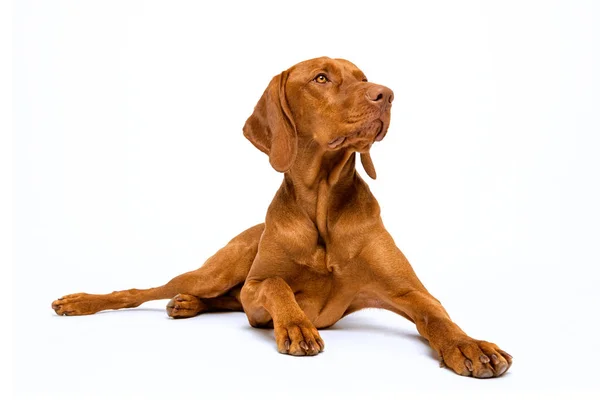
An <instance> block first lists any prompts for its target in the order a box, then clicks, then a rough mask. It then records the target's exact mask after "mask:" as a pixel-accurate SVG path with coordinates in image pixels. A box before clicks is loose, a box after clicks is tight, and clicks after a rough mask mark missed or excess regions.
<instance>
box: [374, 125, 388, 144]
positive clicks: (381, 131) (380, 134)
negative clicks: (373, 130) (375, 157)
mask: <svg viewBox="0 0 600 400" xmlns="http://www.w3.org/2000/svg"><path fill="white" fill-rule="evenodd" d="M384 126H385V124H381V128H379V132H378V133H377V136H375V141H376V142H381V141H382V140H383V138H384V137H385V134H386V132H387V129H383V128H384Z"/></svg>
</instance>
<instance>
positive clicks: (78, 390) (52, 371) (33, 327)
mask: <svg viewBox="0 0 600 400" xmlns="http://www.w3.org/2000/svg"><path fill="white" fill-rule="evenodd" d="M22 300H23V305H25V304H27V305H28V308H27V310H28V312H27V313H26V314H20V315H16V319H17V324H18V326H17V331H16V332H17V334H16V348H15V350H16V352H15V355H16V356H15V377H16V378H15V392H16V395H17V396H18V397H17V398H19V399H36V398H43V399H53V398H56V399H90V398H103V399H109V398H110V399H121V398H123V399H132V398H143V399H149V398H151V399H154V398H169V399H174V398H189V397H192V398H201V399H206V398H208V399H212V398H220V399H229V398H264V399H271V398H279V399H288V398H307V397H309V398H317V399H319V398H344V399H346V398H357V399H371V398H400V397H401V396H405V395H407V396H408V397H407V398H411V399H413V398H441V397H442V396H444V398H471V397H473V398H475V397H477V398H482V397H483V396H485V398H534V397H533V396H534V395H535V397H538V396H539V397H540V398H541V397H542V396H543V397H544V398H570V399H572V398H598V397H597V396H598V395H599V394H600V391H599V386H598V382H597V379H596V377H595V372H594V365H595V360H593V359H592V358H591V357H590V356H588V355H587V354H586V353H585V349H586V347H587V345H586V344H585V342H584V340H585V339H586V336H588V335H582V337H577V336H575V335H574V334H571V333H570V332H569V328H568V326H566V325H564V324H563V323H562V322H561V320H560V319H559V318H557V319H552V320H547V321H544V320H543V319H541V320H539V321H538V322H539V323H540V325H539V326H538V327H539V328H544V329H543V330H542V329H537V330H536V329H533V328H534V326H535V324H531V323H529V324H527V326H523V323H524V322H525V323H526V321H524V320H520V319H521V318H528V317H527V315H528V314H529V315H530V318H531V319H530V322H534V319H533V318H534V317H533V310H531V313H530V312H528V311H525V310H524V311H525V312H523V313H522V314H519V315H516V316H514V317H515V318H511V317H510V316H509V315H504V314H502V312H501V310H500V315H498V317H497V321H496V322H497V323H498V324H500V325H499V326H498V327H500V329H498V327H497V328H496V329H491V327H490V326H488V327H486V325H489V324H490V322H494V321H493V320H494V318H491V317H490V316H489V315H488V316H484V317H482V318H480V319H479V320H477V319H475V318H473V319H472V320H471V323H470V328H472V329H471V330H472V331H476V332H478V333H481V335H483V334H485V339H486V340H488V339H489V340H492V341H497V343H498V344H500V345H501V346H502V347H504V348H505V349H507V350H508V351H509V352H510V353H511V354H512V355H513V356H514V357H515V359H514V365H513V367H512V369H511V370H510V371H509V372H508V373H507V374H506V375H505V376H504V377H502V378H499V379H492V380H477V379H471V378H464V377H460V376H457V375H455V374H454V373H452V372H451V371H450V370H448V369H445V368H444V369H443V368H440V367H439V363H438V361H437V359H436V356H435V354H434V353H433V352H432V351H431V350H430V348H429V347H428V346H427V344H426V342H424V341H423V340H422V339H421V338H420V337H419V336H418V335H417V332H416V330H415V328H414V327H413V326H412V324H411V323H409V322H408V321H405V320H403V319H402V318H400V317H397V316H395V315H393V314H391V313H387V312H384V311H380V310H365V311H362V312H359V313H356V314H353V315H351V316H349V317H347V318H345V319H343V320H342V321H340V322H339V323H338V324H337V325H336V326H335V327H333V328H331V329H328V330H325V331H322V336H323V338H324V340H325V342H326V351H325V352H324V353H322V354H320V355H318V356H316V357H311V358H298V357H291V356H284V355H280V354H278V353H277V351H276V349H275V345H274V341H273V331H272V330H258V329H253V328H251V327H250V326H249V325H248V323H247V321H246V318H245V316H244V314H242V313H222V314H206V315H201V316H199V317H196V318H192V319H188V320H170V319H168V318H167V316H166V314H165V312H164V305H165V303H166V302H165V301H155V302H150V303H146V304H145V305H143V306H142V307H140V308H138V309H133V310H120V311H107V312H102V313H100V314H97V315H94V316H86V317H59V316H56V315H54V314H53V312H52V310H51V309H50V307H49V305H50V301H46V302H45V303H43V302H42V303H39V302H38V303H37V304H35V305H34V304H33V302H31V300H32V299H31V298H25V299H22ZM38 300H41V299H38ZM48 300H50V299H48ZM46 303H47V304H46ZM29 307H33V308H29ZM494 307H496V306H494ZM499 308H500V307H498V309H499ZM463 311H464V310H463ZM471 311H474V312H476V311H477V308H475V309H471ZM460 314H461V315H468V314H469V312H461V313H460ZM542 314H544V311H543V310H542ZM463 326H464V325H463ZM465 329H466V328H465ZM467 330H468V329H467ZM494 331H495V332H494ZM492 333H493V334H492ZM473 335H475V333H473ZM482 338H483V337H482ZM588 338H589V336H588Z"/></svg>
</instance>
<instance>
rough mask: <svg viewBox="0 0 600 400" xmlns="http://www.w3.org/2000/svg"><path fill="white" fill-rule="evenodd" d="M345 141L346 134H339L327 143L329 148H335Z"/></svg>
mask: <svg viewBox="0 0 600 400" xmlns="http://www.w3.org/2000/svg"><path fill="white" fill-rule="evenodd" d="M345 141H346V136H339V137H336V138H335V139H333V140H332V141H330V142H329V143H328V144H327V145H328V146H329V148H330V149H335V148H336V147H338V146H339V145H341V144H342V143H344V142H345Z"/></svg>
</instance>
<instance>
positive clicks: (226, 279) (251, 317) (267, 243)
mask: <svg viewBox="0 0 600 400" xmlns="http://www.w3.org/2000/svg"><path fill="white" fill-rule="evenodd" d="M392 100H393V93H392V91H391V90H390V89H388V88H386V87H384V86H381V85H376V84H373V83H369V82H367V80H366V78H365V76H364V74H363V73H362V71H360V70H359V69H358V68H357V67H356V66H355V65H353V64H352V63H350V62H348V61H346V60H341V59H330V58H326V57H322V58H317V59H313V60H308V61H304V62H301V63H299V64H297V65H295V66H293V67H292V68H290V69H288V70H286V71H284V72H282V73H281V74H279V75H277V76H275V77H274V78H273V80H272V81H271V83H270V84H269V86H268V87H267V89H266V90H265V93H264V94H263V96H262V97H261V99H260V100H259V102H258V104H257V105H256V107H255V110H254V113H253V114H252V115H251V116H250V118H248V121H247V122H246V125H245V126H244V135H245V136H246V138H248V139H249V140H250V141H251V142H252V143H253V144H254V145H255V146H256V147H257V148H258V149H259V150H261V151H263V152H265V153H266V154H267V155H268V156H269V161H270V163H271V165H272V166H273V168H275V169H276V170H277V171H280V172H284V178H283V183H282V185H281V187H280V189H279V191H278V192H277V194H276V195H275V198H274V199H273V201H272V203H271V205H270V207H269V209H268V212H267V215H266V219H265V222H264V223H263V224H259V225H256V226H254V227H252V228H250V229H248V230H246V231H244V232H242V233H241V234H239V235H238V236H236V237H235V238H233V239H232V240H231V241H230V242H229V243H228V244H227V245H226V246H225V247H224V248H222V249H221V250H219V251H218V252H217V253H216V254H215V255H214V256H212V257H211V258H209V259H208V260H207V261H206V263H205V264H204V265H203V266H202V267H201V268H199V269H197V270H195V271H191V272H188V273H185V274H183V275H180V276H178V277H176V278H174V279H172V280H171V281H170V282H168V283H167V284H166V285H164V286H160V287H157V288H152V289H146V290H137V289H131V290H124V291H118V292H113V293H111V294H105V295H93V294H86V293H78V294H71V295H68V296H64V297H61V298H60V299H58V300H56V301H54V302H53V303H52V308H53V309H54V310H55V311H56V313H57V314H59V315H86V314H93V313H96V312H98V311H102V310H106V309H119V308H126V307H137V306H139V305H140V304H142V303H144V302H146V301H149V300H158V299H169V298H170V299H171V301H170V302H169V304H168V305H167V313H168V315H169V316H171V317H173V318H187V317H193V316H195V315H198V314H200V313H202V312H206V311H211V310H234V311H244V312H245V313H246V315H247V317H248V321H249V322H250V325H252V326H254V327H271V326H272V327H273V328H274V330H275V341H276V344H277V349H278V350H279V352H281V353H285V354H292V355H296V356H304V355H316V354H318V353H319V352H321V351H323V349H324V342H323V339H322V338H321V337H320V335H319V332H318V330H317V328H326V327H329V326H331V325H333V324H335V323H336V322H337V321H339V320H340V319H341V318H343V317H344V316H346V315H348V314H350V313H352V312H354V311H357V310H360V309H363V308H366V307H377V308H383V309H386V310H390V311H393V312H395V313H397V314H399V315H401V316H403V317H405V318H407V319H408V320H410V321H412V322H414V323H415V324H416V326H417V329H418V331H419V333H420V334H421V335H422V336H423V337H425V338H426V339H427V340H428V341H429V343H430V344H431V346H432V347H433V348H434V349H435V350H436V351H437V352H438V354H439V355H440V358H441V359H442V361H443V362H444V363H445V365H447V366H448V367H449V368H451V369H452V370H454V371H455V372H456V373H458V374H460V375H466V376H474V377H478V378H489V377H496V376H500V375H502V374H504V373H505V372H506V371H507V370H508V369H509V367H510V366H511V364H512V357H511V356H510V355H509V354H507V353H506V352H504V351H503V350H501V349H500V348H499V347H498V346H496V345H495V344H493V343H489V342H485V341H481V340H475V339H473V338H471V337H469V336H467V335H466V334H465V333H464V332H463V331H462V330H461V329H460V328H459V327H458V326H457V325H456V324H455V323H454V322H452V321H451V320H450V317H449V316H448V313H447V312H446V310H445V309H444V308H443V307H442V305H441V304H440V302H439V301H438V300H436V299H435V298H434V297H433V296H432V295H431V294H429V292H428V291H427V289H425V287H424V286H423V284H422V283H421V282H420V281H419V279H418V278H417V276H416V275H415V273H414V271H413V269H412V267H411V266H410V264H409V263H408V261H407V260H406V258H405V257H404V255H403V254H402V252H401V251H400V250H399V249H398V248H397V247H396V245H395V243H394V240H393V239H392V237H391V236H390V234H389V233H388V232H387V230H386V229H385V228H384V226H383V223H382V220H381V217H380V209H379V204H378V203H377V200H375V198H374V197H373V195H372V194H371V192H370V190H369V188H368V186H367V184H366V183H365V181H363V180H362V179H361V177H360V176H359V175H358V173H357V172H356V170H355V160H356V153H357V152H358V153H359V154H360V158H361V162H362V163H363V166H364V167H365V171H366V172H367V174H368V175H369V176H370V177H372V178H375V176H376V173H375V168H374V166H373V162H372V160H371V157H370V155H369V149H370V147H371V145H372V144H373V143H374V141H379V140H381V139H383V137H384V136H385V134H386V132H387V129H388V126H389V122H390V109H391V103H392Z"/></svg>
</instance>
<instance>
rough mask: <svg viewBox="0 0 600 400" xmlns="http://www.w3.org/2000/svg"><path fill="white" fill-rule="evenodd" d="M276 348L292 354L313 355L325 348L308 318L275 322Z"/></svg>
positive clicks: (281, 351)
mask: <svg viewBox="0 0 600 400" xmlns="http://www.w3.org/2000/svg"><path fill="white" fill-rule="evenodd" d="M275 340H276V341H277V350H279V352H280V353H283V354H291V355H294V356H314V355H317V354H319V353H320V352H322V351H323V350H324V349H325V342H323V339H321V336H320V335H319V332H318V331H317V328H315V326H314V325H313V324H312V322H310V321H309V320H308V319H304V320H301V321H299V322H298V321H295V322H290V323H287V324H275Z"/></svg>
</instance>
